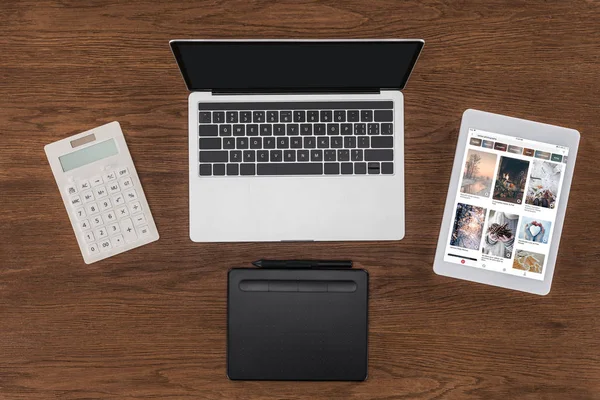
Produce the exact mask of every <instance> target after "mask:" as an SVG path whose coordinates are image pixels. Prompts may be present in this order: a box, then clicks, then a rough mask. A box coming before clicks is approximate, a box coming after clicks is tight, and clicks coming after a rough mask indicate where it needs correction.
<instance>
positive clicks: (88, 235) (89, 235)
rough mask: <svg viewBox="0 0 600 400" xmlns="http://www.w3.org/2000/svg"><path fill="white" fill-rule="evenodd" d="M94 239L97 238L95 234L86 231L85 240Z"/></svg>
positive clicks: (91, 240) (90, 240)
mask: <svg viewBox="0 0 600 400" xmlns="http://www.w3.org/2000/svg"><path fill="white" fill-rule="evenodd" d="M94 240H95V239H94V234H93V233H92V232H86V233H85V241H86V242H88V243H90V242H93V241H94Z"/></svg>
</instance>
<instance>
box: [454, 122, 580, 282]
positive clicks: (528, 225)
mask: <svg viewBox="0 0 600 400" xmlns="http://www.w3.org/2000/svg"><path fill="white" fill-rule="evenodd" d="M568 153H569V149H568V148H567V147H564V146H557V145H554V144H549V143H543V142H537V141H533V140H528V139H522V138H519V137H514V136H506V135H500V134H497V133H493V132H486V131H482V130H479V129H475V128H470V129H469V133H468V137H467V145H466V149H465V153H464V157H463V160H462V167H463V168H462V171H461V176H460V180H459V188H458V190H457V195H456V199H455V201H454V212H453V214H452V223H451V226H450V232H449V241H448V243H447V244H446V252H445V255H444V261H447V262H452V263H457V264H463V265H466V266H469V267H474V268H481V269H487V270H492V271H497V272H500V273H504V274H510V275H516V276H523V277H526V278H531V279H537V280H543V279H544V274H545V272H546V263H547V258H548V254H549V253H550V248H551V245H552V236H553V235H552V234H553V231H554V223H555V221H556V210H557V207H558V203H559V201H560V196H561V193H560V188H561V186H562V182H563V179H564V172H565V166H566V163H567V159H568Z"/></svg>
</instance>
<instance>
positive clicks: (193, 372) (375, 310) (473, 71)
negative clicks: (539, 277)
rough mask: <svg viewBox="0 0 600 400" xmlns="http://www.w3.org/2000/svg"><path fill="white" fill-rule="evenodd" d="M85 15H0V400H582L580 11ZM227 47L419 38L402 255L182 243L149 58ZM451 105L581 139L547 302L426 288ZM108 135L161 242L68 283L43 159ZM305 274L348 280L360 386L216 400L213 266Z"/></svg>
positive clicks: (589, 39) (586, 169)
mask: <svg viewBox="0 0 600 400" xmlns="http://www.w3.org/2000/svg"><path fill="white" fill-rule="evenodd" d="M102 3H103V2H101V1H86V2H84V1H82V2H75V1H63V0H39V1H35V2H34V1H4V2H2V4H1V5H0V19H1V20H2V21H3V22H2V24H1V25H0V52H1V54H2V57H1V58H0V66H1V69H0V83H1V84H0V90H1V93H2V95H1V96H0V121H1V123H2V126H1V128H0V143H1V145H2V147H1V152H0V204H1V205H2V208H1V213H0V398H1V399H54V398H60V399H119V400H127V399H150V398H152V399H180V398H181V399H204V398H209V399H236V398H293V399H299V398H307V399H317V398H323V399H334V398H336V399H347V398H354V399H367V398H380V399H401V398H402V399H405V398H418V399H434V398H435V399H440V398H450V399H479V398H481V399H492V398H498V399H517V398H519V399H523V398H525V399H540V398H541V399H600V336H599V333H598V332H599V330H600V317H599V315H600V291H599V290H598V288H599V285H600V261H599V258H600V245H599V240H600V213H599V212H598V194H599V190H600V181H599V180H598V176H599V174H600V163H599V162H598V159H599V154H600V136H599V134H598V129H600V110H599V108H598V100H599V98H600V91H599V89H598V87H599V86H598V85H599V82H598V81H599V78H600V75H599V63H600V46H599V45H598V43H599V42H600V30H599V29H598V21H600V5H599V4H598V3H597V2H593V1H573V2H536V1H533V2H532V1H529V2H521V1H509V2H504V1H494V2H492V3H489V4H480V3H479V2H473V4H467V2H456V3H455V2H439V1H428V2H421V1H403V2H393V1H385V2H381V3H372V2H370V1H369V2H367V1H359V0H356V1H352V2H348V3H344V4H342V3H341V2H340V3H338V2H335V1H323V2H318V1H303V2H297V1H289V2H271V1H246V0H239V1H207V2H204V3H197V4H196V5H192V4H191V3H190V2H181V3H180V4H177V5H176V4H169V2H167V1H161V2H152V1H142V0H130V1H123V2H117V1H107V2H105V4H102ZM188 3H189V4H188ZM77 4H78V5H77ZM184 4H185V5H184ZM248 37H252V38H260V37H266V38H272V37H277V38H295V37H303V38H315V37H321V38H330V37H336V38H344V37H360V38H378V37H400V38H402V37H408V38H414V37H416V38H424V39H425V41H426V45H425V49H424V52H423V54H422V56H421V59H420V60H419V62H418V63H417V66H416V69H415V71H414V73H413V75H412V77H411V79H410V81H409V83H408V86H407V88H406V91H405V101H406V106H405V111H406V112H405V115H406V123H405V129H406V189H407V200H406V216H407V221H406V231H407V235H406V238H405V239H404V240H403V241H401V242H397V243H358V244H356V243H317V244H300V243H297V244H249V243H246V244H195V243H192V242H191V241H190V240H189V238H188V194H187V185H188V182H187V181H188V179H187V170H188V164H187V154H188V153H187V95H188V93H187V91H186V89H185V86H184V84H183V81H182V79H181V77H180V74H179V71H178V69H177V67H176V65H175V62H174V60H173V57H172V56H171V53H170V50H169V47H168V40H169V39H173V38H248ZM289 62H293V61H292V60H290V61H289ZM240 68H243V63H241V64H240ZM467 108H477V109H482V110H487V111H492V112H497V113H503V114H508V115H512V116H516V117H522V118H529V119H534V120H537V121H542V122H547V123H551V124H557V125H564V126H568V127H572V128H576V129H578V130H580V131H581V135H582V141H581V149H580V153H579V159H578V162H577V167H576V170H575V178H574V183H573V187H572V190H571V199H570V202H569V208H568V212H567V218H566V222H565V229H564V232H563V239H562V244H561V251H560V253H559V256H558V263H557V268H556V275H555V282H554V285H553V288H552V292H551V293H550V295H549V296H547V297H538V296H533V295H528V294H522V293H517V292H512V291H508V290H502V289H497V288H493V287H487V286H483V285H477V284H472V283H467V282H461V281H456V280H451V279H447V278H443V277H439V276H436V275H434V273H433V271H432V269H431V266H432V262H433V255H434V251H435V247H436V240H437V235H438V229H439V225H440V223H441V218H442V210H443V204H444V199H445V196H446V190H447V185H448V180H449V176H450V170H451V164H452V160H453V157H454V148H455V144H456V138H457V133H458V127H459V123H460V117H461V114H462V112H463V111H464V110H465V109H467ZM113 120H118V121H119V122H120V123H121V125H122V127H123V130H124V132H125V135H126V137H127V140H128V143H129V147H130V150H131V153H132V155H133V159H134V161H135V164H136V166H137V169H138V172H139V174H140V177H141V179H142V181H143V185H144V189H145V191H146V194H147V197H148V199H149V202H150V204H151V206H152V209H153V214H154V217H155V219H156V223H157V225H158V228H159V231H160V234H161V239H160V240H159V241H158V242H156V243H153V244H152V245H149V246H145V247H143V248H140V249H137V250H135V251H131V252H128V253H125V254H122V255H120V256H118V257H115V258H112V259H109V260H106V261H103V262H100V263H97V264H93V265H89V266H88V265H85V264H84V263H83V260H82V258H81V255H80V253H79V248H78V247H77V244H76V242H75V238H74V236H73V232H72V230H71V227H70V225H69V223H68V220H67V216H66V213H65V210H64V207H63V204H62V202H61V201H60V198H59V193H58V190H57V187H56V185H55V182H54V179H53V177H52V174H51V171H50V168H49V166H48V164H47V161H46V158H45V155H44V151H43V146H44V145H45V144H46V143H49V142H53V141H55V140H58V139H60V138H63V137H65V136H67V135H70V134H74V133H77V132H80V131H83V130H86V129H89V128H92V127H94V126H97V125H101V124H104V123H106V122H110V121H113ZM307 255H311V256H313V257H317V258H350V259H353V260H355V261H356V262H357V263H358V266H359V267H363V268H366V269H368V271H369V273H370V276H371V294H372V295H371V302H370V310H371V316H370V338H369V339H370V348H369V350H370V366H369V379H368V380H367V381H366V382H364V383H343V382H342V383H340V382H338V383H293V382H287V383H286V382H275V383H273V382H265V383H260V382H230V381H229V380H228V379H227V377H226V374H225V326H226V319H225V314H226V274H227V270H228V268H229V267H231V266H240V265H247V262H248V261H251V260H254V259H257V258H261V257H271V258H274V257H279V258H294V257H303V256H307Z"/></svg>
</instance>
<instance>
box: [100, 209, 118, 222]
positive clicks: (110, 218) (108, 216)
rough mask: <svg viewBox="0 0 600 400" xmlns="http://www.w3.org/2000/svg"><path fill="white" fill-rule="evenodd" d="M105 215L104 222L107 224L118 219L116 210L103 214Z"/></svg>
mask: <svg viewBox="0 0 600 400" xmlns="http://www.w3.org/2000/svg"><path fill="white" fill-rule="evenodd" d="M103 217H104V223H106V224H110V223H112V222H115V221H116V220H117V216H116V215H115V212H114V211H109V212H107V213H106V214H104V215H103Z"/></svg>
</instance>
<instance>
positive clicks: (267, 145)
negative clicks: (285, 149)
mask: <svg viewBox="0 0 600 400" xmlns="http://www.w3.org/2000/svg"><path fill="white" fill-rule="evenodd" d="M276 140H277V139H276V138H274V137H266V138H264V139H263V148H264V149H274V148H275V141H276Z"/></svg>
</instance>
